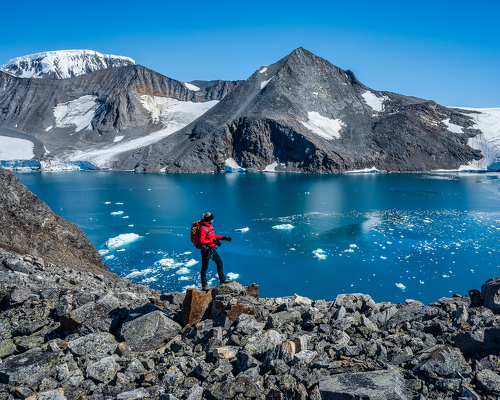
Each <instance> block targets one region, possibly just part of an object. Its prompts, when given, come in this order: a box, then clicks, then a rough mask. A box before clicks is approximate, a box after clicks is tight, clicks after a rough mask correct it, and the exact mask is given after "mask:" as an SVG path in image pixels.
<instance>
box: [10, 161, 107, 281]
mask: <svg viewBox="0 0 500 400" xmlns="http://www.w3.org/2000/svg"><path fill="white" fill-rule="evenodd" d="M0 210H1V212H0V248H3V249H5V250H9V251H14V252H17V253H21V254H31V255H33V256H35V257H43V258H44V259H45V261H46V262H51V263H54V264H57V265H59V266H61V267H71V268H75V269H80V270H89V271H93V272H95V273H101V274H102V273H104V274H109V273H108V272H107V270H106V265H105V264H104V263H103V262H102V261H101V256H100V255H99V253H98V252H97V250H96V249H95V247H94V246H93V245H92V243H90V241H89V240H88V239H87V236H86V235H85V233H83V232H82V230H81V229H80V228H78V227H77V226H76V225H75V224H73V223H71V222H69V221H66V220H65V219H63V218H61V217H59V216H58V215H56V214H54V212H53V211H52V210H51V209H50V207H49V206H47V204H45V203H44V202H43V201H41V200H40V199H39V198H38V197H37V196H36V195H35V194H33V193H32V192H30V191H29V190H28V189H27V188H26V186H24V185H23V184H21V183H20V182H19V179H18V178H17V177H16V176H15V175H14V174H13V173H12V172H9V171H7V170H5V169H3V168H0Z"/></svg>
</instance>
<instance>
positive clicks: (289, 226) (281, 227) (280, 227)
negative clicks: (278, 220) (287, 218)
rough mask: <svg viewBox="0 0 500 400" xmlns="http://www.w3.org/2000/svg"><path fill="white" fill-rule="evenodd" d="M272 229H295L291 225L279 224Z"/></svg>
mask: <svg viewBox="0 0 500 400" xmlns="http://www.w3.org/2000/svg"><path fill="white" fill-rule="evenodd" d="M272 228H273V229H283V230H284V229H293V228H295V227H294V226H293V225H292V224H281V225H274V226H273V227H272Z"/></svg>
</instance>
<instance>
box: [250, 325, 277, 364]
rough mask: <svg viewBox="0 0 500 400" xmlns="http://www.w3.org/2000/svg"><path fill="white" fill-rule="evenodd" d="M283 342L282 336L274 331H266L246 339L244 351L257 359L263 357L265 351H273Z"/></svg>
mask: <svg viewBox="0 0 500 400" xmlns="http://www.w3.org/2000/svg"><path fill="white" fill-rule="evenodd" d="M281 342H283V336H282V335H281V334H280V333H278V332H276V331H275V330H272V329H270V330H268V331H266V332H264V333H263V334H261V335H258V336H252V337H251V338H250V339H248V342H247V344H246V345H245V347H244V350H245V352H246V353H247V354H250V355H252V356H254V357H256V358H257V359H259V358H260V357H262V356H264V354H265V353H266V351H268V350H271V349H273V348H274V347H276V346H278V345H279V344H280V343H281Z"/></svg>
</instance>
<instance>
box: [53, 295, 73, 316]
mask: <svg viewBox="0 0 500 400" xmlns="http://www.w3.org/2000/svg"><path fill="white" fill-rule="evenodd" d="M72 309H73V295H72V294H67V295H63V296H61V298H60V299H59V302H58V303H57V306H56V315H57V316H58V317H62V316H64V315H66V314H68V313H69V312H71V310H72Z"/></svg>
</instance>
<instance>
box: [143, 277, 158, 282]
mask: <svg viewBox="0 0 500 400" xmlns="http://www.w3.org/2000/svg"><path fill="white" fill-rule="evenodd" d="M157 280H158V277H156V276H152V277H151V278H146V279H143V280H142V281H141V283H150V282H156V281H157Z"/></svg>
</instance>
